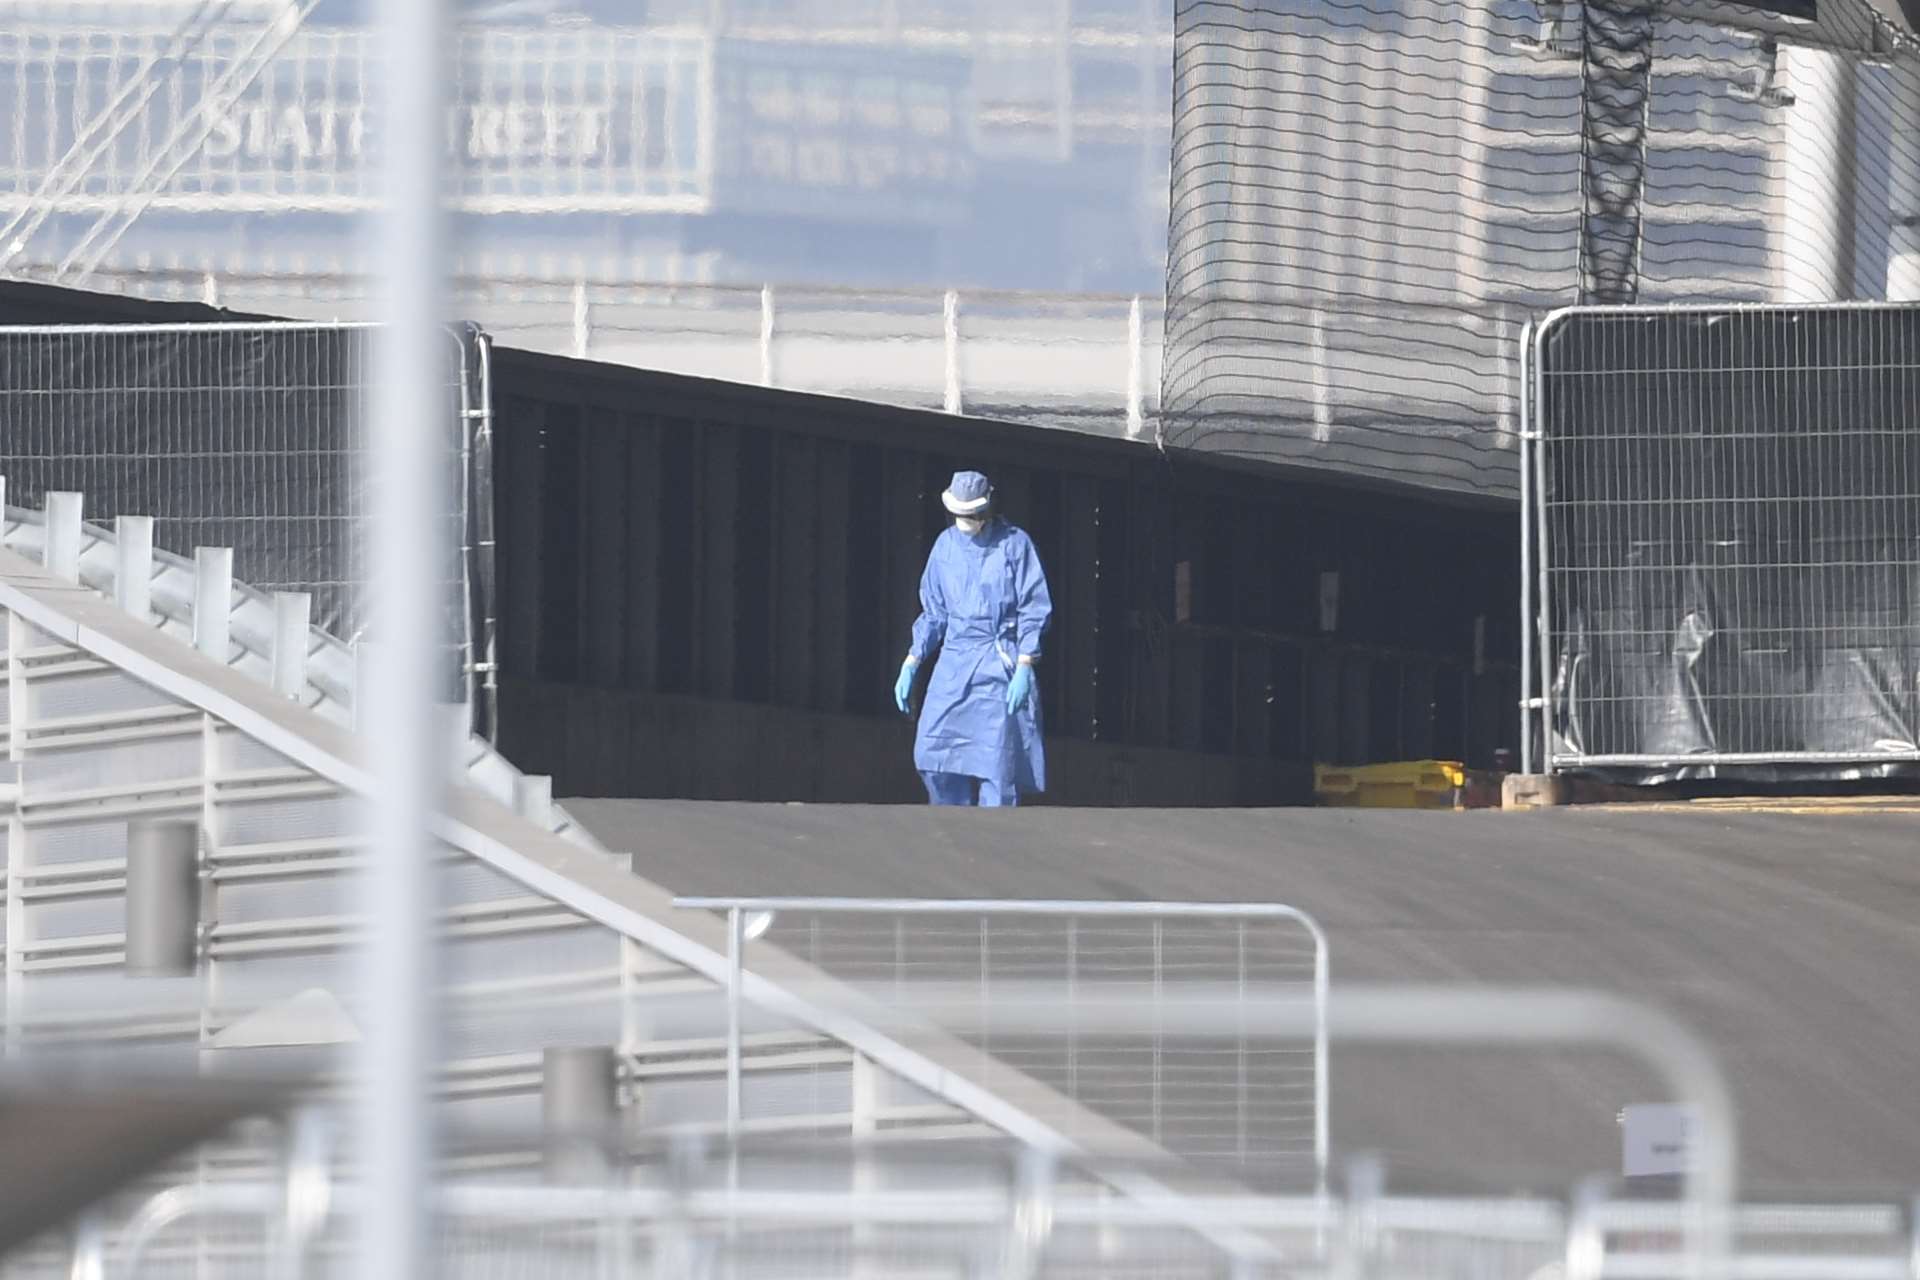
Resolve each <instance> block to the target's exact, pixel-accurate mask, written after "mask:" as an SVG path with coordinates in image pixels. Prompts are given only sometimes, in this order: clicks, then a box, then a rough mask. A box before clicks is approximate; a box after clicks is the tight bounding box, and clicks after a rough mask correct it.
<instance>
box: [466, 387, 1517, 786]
mask: <svg viewBox="0 0 1920 1280" xmlns="http://www.w3.org/2000/svg"><path fill="white" fill-rule="evenodd" d="M496 367H497V376H498V379H499V384H500V386H501V388H502V394H503V396H505V397H508V398H509V400H510V401H511V402H513V403H515V404H516V405H517V407H516V409H515V411H513V412H510V413H505V414H503V415H502V416H503V426H502V433H503V438H502V455H501V456H502V459H503V465H502V467H501V471H500V479H499V487H500V491H501V497H502V521H503V543H506V544H508V545H506V546H504V547H503V551H502V557H503V564H505V565H506V566H507V568H506V570H505V577H506V581H505V582H504V584H503V590H505V591H506V592H507V595H508V598H509V599H510V600H511V601H515V602H526V603H530V604H532V605H533V606H535V607H531V608H528V607H524V605H523V604H515V605H514V606H512V607H510V608H508V609H507V610H506V611H505V612H506V621H505V623H504V630H505V636H504V644H505V648H504V650H503V652H504V653H505V655H506V657H505V666H506V667H507V671H506V676H507V678H508V679H509V680H510V681H511V680H516V679H520V680H524V679H526V678H529V677H530V676H532V675H535V674H540V673H551V672H568V673H570V674H569V675H567V676H566V677H565V679H566V680H569V681H572V682H576V683H579V684H581V685H583V686H587V687H593V688H600V689H603V690H610V689H613V688H628V689H632V690H634V691H636V692H638V693H641V694H645V695H648V696H650V697H652V698H654V701H652V702H649V703H646V704H645V705H646V706H647V708H648V710H647V711H646V712H645V715H646V716H647V717H648V719H647V720H646V721H645V722H644V723H641V722H632V723H628V722H626V721H622V722H621V723H620V724H618V725H613V724H601V723H600V720H599V719H596V718H594V717H591V716H589V717H587V718H586V719H585V720H579V721H578V723H579V725H580V726H581V728H582V730H583V734H582V736H591V737H592V739H593V740H594V741H595V742H597V743H599V744H600V746H601V749H602V751H603V754H604V753H612V754H619V753H620V752H621V751H623V750H624V751H625V752H626V753H627V754H628V756H629V760H628V761H626V762H624V763H622V764H620V765H619V766H617V767H616V766H610V765H608V764H607V763H606V762H604V761H601V760H589V759H587V758H586V756H585V755H584V754H583V755H582V756H581V758H580V759H579V760H578V761H577V762H575V761H573V760H572V754H573V753H570V752H569V751H567V750H566V748H565V747H564V746H563V747H562V748H561V749H560V750H559V751H557V752H556V751H554V750H552V749H550V748H544V749H541V750H540V751H536V752H533V754H534V755H538V756H539V757H540V758H543V759H557V767H559V768H560V769H562V770H564V771H565V772H567V773H573V772H575V771H576V770H578V771H580V772H581V775H582V781H583V782H585V781H590V782H591V784H592V785H594V786H596V787H602V786H625V787H629V788H634V789H636V790H637V791H638V792H639V793H644V794H654V795H711V796H716V797H719V796H738V797H744V798H766V799H773V798H798V799H835V798H848V799H851V798H857V797H856V795H855V793H856V792H859V793H860V794H866V793H867V790H868V789H871V788H872V786H873V785H874V780H873V779H871V778H869V776H868V774H863V773H862V771H861V769H860V768H859V767H857V766H856V765H854V764H853V763H851V762H846V761H835V760H832V759H829V758H827V757H828V756H830V755H831V753H832V751H833V750H834V747H833V745H832V744H833V743H834V742H840V741H846V742H852V741H854V740H855V739H856V738H858V736H859V735H853V736H848V735H844V734H841V735H837V736H836V735H835V734H833V733H828V732H827V727H828V726H829V725H830V724H833V723H838V721H835V720H833V719H832V718H833V717H844V716H848V715H851V716H855V717H873V718H877V719H879V720H881V721H884V722H887V723H888V724H889V725H890V726H891V728H890V729H889V732H892V731H893V730H896V729H897V730H899V731H900V732H903V733H904V732H907V731H908V729H909V728H910V726H907V725H905V724H904V723H903V722H899V718H898V717H897V715H896V714H895V713H894V712H893V711H892V710H891V684H892V677H893V673H894V671H895V670H896V669H897V667H898V664H899V660H900V655H901V654H902V653H903V652H904V651H905V647H906V643H907V631H908V626H909V623H910V622H911V619H912V615H913V613H914V611H915V610H916V608H917V587H918V577H919V571H920V567H921V565H922V563H923V562H924V558H925V555H926V549H927V546H928V544H929V543H930V541H931V539H932V537H933V535H934V534H936V533H937V532H938V531H939V529H940V528H942V527H943V525H944V521H945V517H944V515H943V513H942V512H941V510H940V508H939V503H938V493H939V491H940V489H941V488H943V487H944V486H945V484H946V481H947V478H948V476H949V475H950V474H951V473H952V472H953V471H954V470H956V469H960V468H977V469H980V470H983V471H986V472H987V473H988V474H989V475H990V476H992V477H993V478H994V481H995V483H996V485H997V486H998V488H999V490H1000V493H1001V500H1002V504H1003V509H1004V510H1005V511H1006V512H1007V514H1008V515H1009V516H1010V517H1011V518H1012V519H1014V520H1015V521H1016V522H1018V523H1020V524H1022V525H1023V527H1025V528H1027V530H1028V532H1029V533H1031V534H1032V535H1033V537H1034V540H1035V543H1036V545H1037V546H1038V547H1039V549H1040V552H1041V555H1042V559H1043V563H1044V564H1045V565H1046V568H1047V572H1048V577H1049V580H1050V582H1051V583H1052V586H1053V590H1054V598H1055V610H1056V612H1055V620H1054V627H1053V631H1052V634H1051V635H1050V637H1049V640H1048V645H1047V659H1046V666H1045V668H1044V677H1043V679H1042V681H1041V689H1042V697H1043V698H1044V699H1045V710H1046V714H1047V717H1048V732H1049V737H1050V738H1051V739H1052V740H1054V741H1055V742H1057V743H1061V744H1065V743H1067V742H1070V741H1074V740H1086V739H1092V738H1099V739H1101V740H1103V741H1106V742H1110V743H1113V744H1115V745H1116V746H1122V747H1126V748H1131V749H1138V750H1150V749H1155V748H1166V747H1172V748H1175V749H1177V750H1182V751H1189V752H1207V753H1212V754H1217V755H1222V756H1227V755H1236V756H1239V757H1241V758H1243V759H1247V760H1257V759H1273V758H1279V759H1287V760H1306V759H1320V760H1324V761H1328V762H1339V763H1363V762H1365V761H1366V760H1369V759H1377V758H1382V753H1387V752H1394V751H1410V750H1413V749H1415V748H1416V747H1418V748H1424V749H1431V750H1436V751H1446V749H1447V744H1448V741H1449V739H1451V740H1452V741H1453V742H1454V743H1456V744H1457V745H1456V746H1455V747H1454V750H1453V751H1452V752H1450V754H1458V751H1459V748H1460V747H1464V746H1466V745H1467V741H1468V739H1469V738H1471V739H1472V740H1473V742H1474V743H1475V744H1476V746H1475V750H1476V751H1477V750H1479V749H1480V745H1481V744H1483V743H1484V741H1485V740H1488V739H1491V738H1492V737H1493V736H1495V735H1496V732H1501V733H1503V732H1504V730H1505V728H1506V723H1505V722H1506V721H1507V720H1511V719H1512V718H1513V717H1512V716H1511V715H1507V716H1506V717H1504V719H1502V720H1501V721H1500V722H1499V724H1498V725H1495V724H1492V723H1489V724H1487V725H1486V726H1484V727H1482V726H1479V725H1476V724H1470V723H1469V722H1470V721H1471V720H1473V719H1474V718H1475V717H1477V716H1479V715H1480V714H1481V712H1480V709H1479V708H1478V707H1476V708H1475V709H1474V710H1473V711H1472V712H1469V709H1468V707H1467V705H1466V704H1465V702H1464V701H1463V696H1462V695H1467V696H1471V697H1473V698H1474V699H1475V700H1476V701H1478V700H1482V699H1487V698H1491V697H1494V696H1497V695H1496V694H1494V693H1486V692H1482V691H1480V690H1479V689H1478V688H1474V689H1472V690H1471V691H1469V689H1468V685H1469V684H1470V683H1473V682H1469V681H1467V680H1465V679H1464V677H1463V671H1464V669H1465V666H1466V664H1467V663H1469V662H1470V660H1471V650H1470V645H1471V634H1472V633H1471V618H1472V616H1473V615H1474V614H1475V613H1484V614H1486V615H1487V616H1489V617H1490V618H1499V619H1504V618H1505V617H1506V615H1508V614H1510V613H1511V612H1512V608H1511V604H1510V601H1511V599H1512V598H1513V593H1514V592H1515V590H1516V589H1517V588H1516V575H1515V567H1514V559H1515V557H1514V556H1513V554H1512V535H1513V522H1512V521H1511V519H1510V517H1508V516H1506V515H1505V514H1504V513H1488V512H1483V511H1478V510H1472V509H1462V508H1454V507H1447V506H1441V505H1436V504H1434V503H1432V502H1429V501H1425V500H1419V499H1412V498H1405V497H1402V498H1389V497H1383V496H1381V495H1379V494H1376V493H1372V492H1367V491H1363V490H1354V489H1343V488H1335V487H1330V486H1329V485H1327V484H1324V483H1321V482H1319V481H1317V480H1316V481H1314V482H1304V481H1302V480H1301V479H1300V478H1299V477H1298V476H1295V475H1288V474H1285V473H1282V472H1278V471H1273V470H1268V469H1258V468H1245V467H1238V468H1236V467H1228V466H1219V465H1212V464H1208V465H1199V464H1194V463H1185V464H1182V465H1180V466H1177V467H1174V466H1169V465H1168V464H1167V463H1166V462H1165V461H1164V460H1163V459H1162V458H1160V457H1159V456H1158V455H1157V454H1156V453H1154V452H1152V451H1150V450H1148V449H1144V448H1141V447H1139V446H1134V445H1127V444H1122V443H1118V442H1114V441H1111V440H1105V439H1099V438H1091V437H1078V436H1072V435H1068V434H1066V433H1051V432H1034V431H1031V430H1027V429H1018V428H1007V427H1004V426H1002V425H1001V424H996V423H986V422H977V421H973V420H968V419H960V418H954V417H950V416H947V415H941V414H930V413H920V412H915V411H909V410H899V409H888V408H885V407H883V406H874V405H859V404H851V403H849V402H846V401H838V400H833V401H825V400H821V401H816V400H814V399H813V398H811V397H807V396H800V395H792V394H787V393H775V392H768V391H765V390H762V389H759V388H748V387H738V386H732V385H728V384H719V383H703V382H700V381H699V380H696V379H686V378H670V377H667V376H665V375H658V374H644V373H637V372H634V371H628V370H616V369H608V368H604V367H599V366H579V365H574V364H571V363H569V362H565V361H557V360H553V359H552V358H549V357H536V356H528V355H525V354H523V353H515V352H502V353H500V359H499V361H498V363H497V366H496ZM636 404H644V405H645V406H646V409H645V411H644V416H639V417H636V416H634V415H633V410H632V406H634V405H636ZM610 411H611V412H610ZM529 437H530V438H529ZM909 442H910V443H909ZM529 477H531V478H532V481H531V482H530V481H529ZM528 539H531V540H532V541H533V542H535V543H537V544H538V546H537V547H536V548H533V549H529V548H528V547H526V546H525V545H520V546H514V545H511V544H513V543H515V542H521V543H523V544H524V542H525V541H527V540H528ZM596 543H604V544H605V545H595V544H596ZM1182 561H1184V562H1185V563H1186V564H1187V566H1188V569H1187V571H1186V581H1187V587H1186V589H1185V590H1184V591H1180V592H1177V591H1176V569H1175V566H1176V563H1179V562H1182ZM1325 570H1337V571H1338V572H1339V573H1340V574H1341V591H1340V617H1339V620H1338V625H1337V627H1336V628H1335V629H1334V630H1333V631H1332V632H1330V633H1325V634H1323V633H1322V632H1321V630H1320V611H1319V592H1320V575H1321V573H1322V572H1323V571H1325ZM556 575H557V577H556ZM609 579H611V580H612V581H616V582H619V583H621V584H622V585H621V586H620V587H619V588H618V589H617V590H614V591H613V592H612V594H614V595H617V596H618V599H617V600H609V599H607V598H606V596H605V595H596V594H595V590H594V587H593V585H592V584H593V583H595V582H606V581H608V580H609ZM607 590H608V588H605V587H603V588H602V591H607ZM1176 596H1178V597H1179V600H1180V602H1182V603H1181V604H1177V602H1176ZM1182 606H1183V607H1184V608H1185V610H1186V616H1184V617H1183V616H1181V607H1182ZM601 628H606V630H604V631H603V630H601ZM615 635H617V637H618V643H617V644H615V642H614V639H613V637H614V636H615ZM1507 638H1510V629H1509V631H1508V632H1500V631H1498V630H1497V629H1496V630H1494V631H1490V635H1489V640H1490V643H1491V644H1493V645H1495V646H1496V647H1495V648H1494V649H1493V650H1492V653H1493V660H1494V661H1495V663H1496V664H1498V663H1502V662H1506V661H1508V660H1509V658H1508V655H1506V653H1505V650H1504V649H1501V648H1498V647H1497V646H1498V645H1499V644H1502V643H1504V642H1505V640H1506V639H1507ZM616 658H617V659H618V660H617V661H616ZM1416 670H1418V671H1422V672H1431V673H1432V674H1431V678H1430V681H1428V680H1426V678H1424V677H1415V676H1414V675H1412V674H1410V673H1412V672H1414V671H1416ZM1389 676H1390V677H1391V679H1390V680H1389ZM1382 682H1389V683H1391V685H1392V689H1391V691H1386V684H1384V683H1382ZM1431 689H1437V690H1438V692H1430V691H1429V690H1431ZM1449 690H1457V692H1454V693H1452V694H1449V692H1448V691H1449ZM672 694H694V695H696V698H695V699H675V698H671V697H669V698H667V699H665V700H664V701H662V700H660V698H659V695H672ZM1409 699H1417V700H1420V705H1418V706H1413V705H1410V704H1409V703H1408V700H1409ZM735 703H737V704H748V703H767V704H777V705H782V706H787V707H791V708H795V709H805V710H808V711H810V712H813V713H821V714H824V715H825V716H826V717H827V718H826V719H823V720H821V721H820V732H821V735H822V736H821V737H820V738H819V739H818V745H817V747H816V748H814V749H813V750H812V751H811V752H809V751H808V750H805V749H801V748H800V747H798V746H797V745H796V744H797V743H798V742H799V739H797V738H796V739H794V740H793V742H790V743H788V744H787V746H783V747H781V748H780V749H778V750H773V749H771V748H769V749H767V750H763V751H758V752H754V751H747V750H745V747H746V744H734V745H731V746H730V745H728V744H727V743H726V742H725V741H723V739H724V738H725V735H726V734H727V733H729V732H730V730H729V729H728V728H727V726H728V725H733V724H735V723H736V721H737V722H738V723H739V724H742V725H744V724H746V723H749V722H748V721H746V720H741V719H740V717H738V716H737V715H734V714H733V713H731V712H728V713H727V714H724V715H723V714H721V711H722V708H721V706H719V705H718V704H735ZM507 705H509V707H511V708H514V709H516V710H513V711H512V712H511V714H513V715H517V716H520V717H521V723H520V724H519V725H516V726H510V729H509V732H508V733H507V735H506V743H507V745H508V746H509V749H510V750H512V749H518V748H519V747H520V745H521V743H522V738H523V735H524V734H525V733H527V732H538V733H546V734H564V733H567V732H568V731H569V730H568V727H567V719H568V718H567V717H566V716H560V717H553V716H545V715H542V716H538V717H532V718H530V717H529V715H528V713H527V711H526V702H525V699H521V698H514V699H509V700H508V704H507ZM634 705H636V706H638V705H640V704H634ZM708 705H713V714H712V716H710V717H707V718H705V719H703V718H702V716H703V715H704V713H702V712H701V711H700V710H699V708H700V707H702V706H708ZM662 708H671V710H670V711H669V710H663V709H662ZM583 714H584V713H583ZM630 714H640V713H639V712H633V713H630ZM588 721H591V722H592V723H591V724H588ZM586 729H591V734H590V735H588V734H586V733H585V732H584V731H585V730H586ZM662 735H665V736H666V738H667V739H668V740H667V742H665V743H664V744H663V743H662V742H661V741H660V739H661V736H662ZM861 740H864V739H861ZM783 741H784V740H783ZM622 743H624V744H625V746H624V747H622V746H621V744H622ZM789 747H791V748H792V749H788V748H789ZM578 749H580V750H585V748H578ZM1062 749H1063V750H1064V746H1063V747H1062ZM1487 749H1488V750H1490V749H1491V748H1490V747H1487ZM1065 758H1066V757H1065V756H1063V759H1065ZM702 761H707V762H711V763H712V764H713V768H714V769H715V770H718V772H717V773H716V774H713V775H712V776H708V775H705V774H703V773H702V769H703V768H704V767H705V766H703V764H702V763H701V762H702ZM723 762H724V763H723ZM1480 762H1484V761H1480ZM878 763H879V762H868V766H869V770H870V769H871V767H873V766H874V765H877V764H878ZM893 763H899V762H893ZM902 767H905V766H904V765H903V766H902ZM1115 767H1119V766H1117V765H1116V766H1115ZM889 768H891V765H889ZM909 773H910V770H909ZM1068 776H1069V775H1067V774H1063V775H1062V777H1063V778H1066V777H1068ZM1262 776H1265V775H1262ZM897 781H898V780H897V779H895V780H894V782H889V783H887V784H886V785H885V786H880V787H878V789H877V790H875V791H874V792H873V794H874V795H875V796H876V797H886V796H897V794H898V793H897V791H896V790H894V789H893V788H894V783H895V782H897ZM1073 785H1075V786H1079V785H1080V784H1079V783H1075V784H1073ZM1086 785H1087V786H1088V787H1090V788H1091V790H1090V791H1088V792H1087V794H1088V795H1101V796H1104V795H1107V794H1108V793H1109V792H1114V791H1115V790H1116V788H1117V789H1118V790H1119V791H1125V792H1128V793H1130V794H1131V793H1134V792H1135V791H1137V788H1132V787H1125V786H1121V784H1120V783H1118V782H1115V781H1113V780H1112V779H1106V780H1099V779H1094V780H1088V781H1087V782H1086ZM560 786H561V790H562V791H563V792H564V791H566V790H568V789H569V788H568V785H567V780H566V779H564V778H563V780H562V782H561V783H560ZM1248 794H1252V793H1251V792H1249V793H1248ZM1267 798H1268V799H1271V796H1270V795H1269V796H1268V797H1267Z"/></svg>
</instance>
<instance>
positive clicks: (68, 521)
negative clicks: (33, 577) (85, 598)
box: [41, 492, 81, 582]
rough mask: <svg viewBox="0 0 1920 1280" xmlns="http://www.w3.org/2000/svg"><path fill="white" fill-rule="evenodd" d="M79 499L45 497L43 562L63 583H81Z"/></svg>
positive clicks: (73, 496)
mask: <svg viewBox="0 0 1920 1280" xmlns="http://www.w3.org/2000/svg"><path fill="white" fill-rule="evenodd" d="M80 504H81V496H80V495H79V494H77V493H64V492H63V493H49V494H47V516H46V519H47V542H46V546H45V548H44V554H43V555H42V557H41V561H42V563H43V564H44V565H45V566H46V570H47V572H48V573H50V574H52V575H53V576H54V577H56V578H59V579H60V580H61V581H63V582H78V581H80V522H81V514H80V511H81V506H80Z"/></svg>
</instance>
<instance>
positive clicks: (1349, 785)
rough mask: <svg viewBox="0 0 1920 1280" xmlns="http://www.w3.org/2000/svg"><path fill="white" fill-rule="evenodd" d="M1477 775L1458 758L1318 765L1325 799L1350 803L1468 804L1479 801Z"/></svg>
mask: <svg viewBox="0 0 1920 1280" xmlns="http://www.w3.org/2000/svg"><path fill="white" fill-rule="evenodd" d="M1477 781H1478V779H1477V778H1476V776H1475V775H1474V773H1473V772H1471V771H1470V770H1468V768H1467V767H1466V766H1465V765H1464V764H1461V763H1459V762H1458V761H1455V760H1405V761H1398V762H1395V763H1393V764H1365V765H1355V766H1350V767H1349V766H1338V765H1326V764H1317V765H1315V766H1314V767H1313V792H1314V795H1315V796H1316V797H1317V798H1318V799H1319V801H1320V803H1321V804H1324V805H1330V806H1333V807H1335V808H1346V809H1464V808H1469V807H1477V806H1475V804H1474V800H1475V796H1474V795H1473V794H1472V793H1473V792H1474V791H1476V790H1477V788H1476V787H1475V786H1474V785H1473V784H1474V783H1476V782H1477Z"/></svg>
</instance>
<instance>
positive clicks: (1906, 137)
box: [1886, 59, 1920, 302]
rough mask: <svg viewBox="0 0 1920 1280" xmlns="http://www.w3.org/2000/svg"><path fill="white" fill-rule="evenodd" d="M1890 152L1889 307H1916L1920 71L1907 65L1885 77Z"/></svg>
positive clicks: (1919, 282) (1919, 287)
mask: <svg viewBox="0 0 1920 1280" xmlns="http://www.w3.org/2000/svg"><path fill="white" fill-rule="evenodd" d="M1886 83H1887V85H1888V88H1889V89H1890V91H1891V92H1890V93H1889V94H1888V102H1889V105H1890V119H1889V123H1890V124H1891V126H1892V137H1893V146H1891V147H1889V148H1888V149H1887V196H1888V200H1887V203H1888V204H1889V206H1891V208H1890V212H1891V213H1892V215H1893V217H1892V222H1893V234H1892V237H1891V240H1892V243H1891V244H1890V245H1889V246H1888V249H1889V253H1888V257H1887V301H1888V302H1920V66H1917V65H1915V64H1914V61H1913V60H1912V59H1907V60H1906V61H1904V62H1901V63H1900V64H1899V65H1897V66H1895V67H1894V68H1893V70H1892V71H1891V72H1889V73H1888V75H1887V80H1886Z"/></svg>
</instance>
